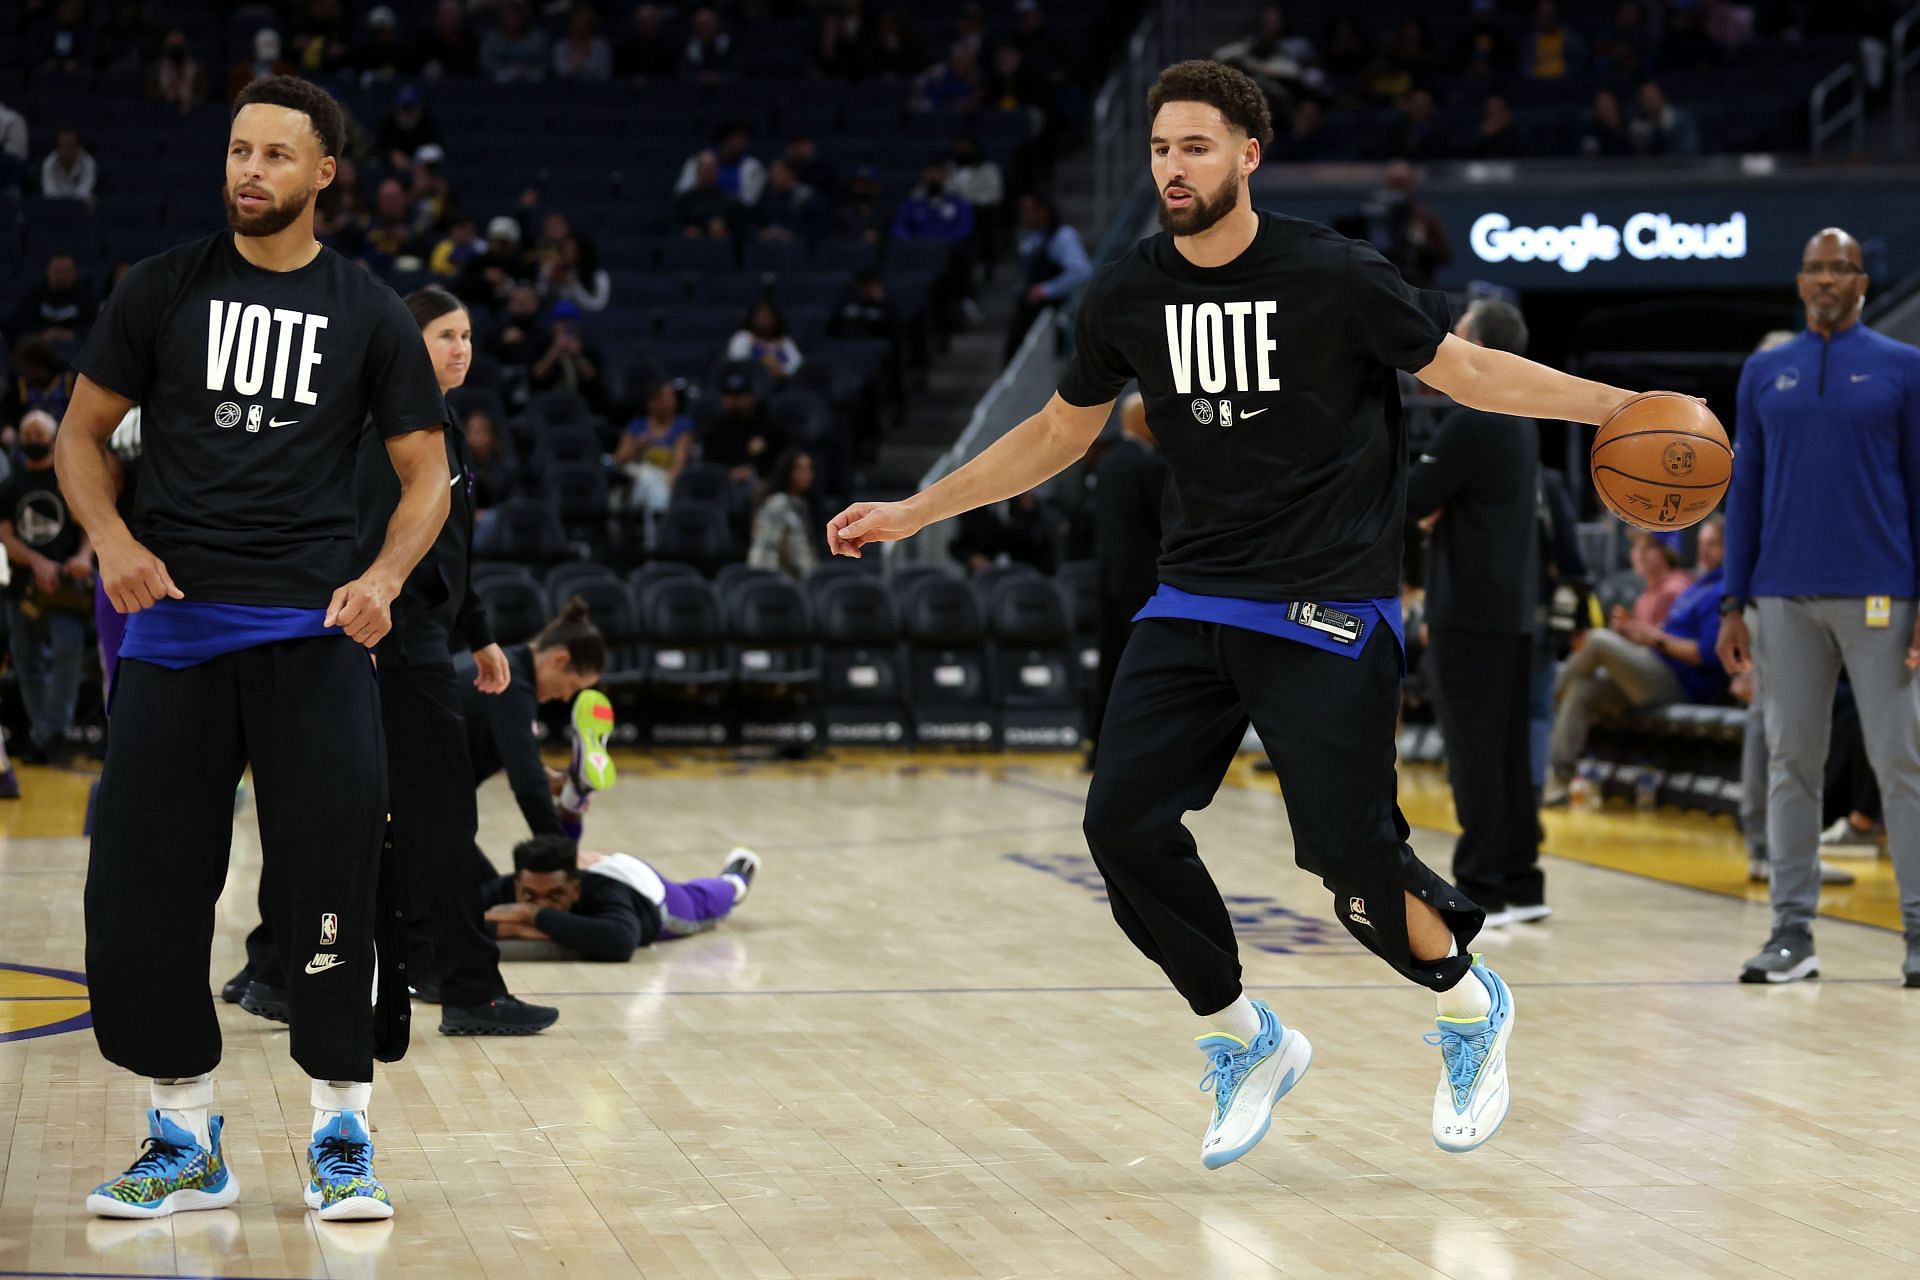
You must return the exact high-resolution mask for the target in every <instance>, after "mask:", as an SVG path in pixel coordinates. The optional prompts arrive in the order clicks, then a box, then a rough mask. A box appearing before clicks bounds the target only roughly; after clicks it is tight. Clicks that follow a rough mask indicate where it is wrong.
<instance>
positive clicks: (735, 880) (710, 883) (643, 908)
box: [480, 835, 760, 964]
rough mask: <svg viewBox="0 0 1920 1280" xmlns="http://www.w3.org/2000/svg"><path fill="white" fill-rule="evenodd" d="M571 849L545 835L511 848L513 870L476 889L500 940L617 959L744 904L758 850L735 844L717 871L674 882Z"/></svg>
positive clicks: (614, 858) (624, 861)
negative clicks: (548, 944)
mask: <svg viewBox="0 0 1920 1280" xmlns="http://www.w3.org/2000/svg"><path fill="white" fill-rule="evenodd" d="M576 849H577V845H576V844H575V842H574V841H572V840H569V839H567V838H566V837H564V836H550V835H537V836H535V837H534V838H533V839H531V840H526V841H522V842H521V843H520V844H518V845H516V846H515V847H514V850H513V874H512V875H510V876H501V877H500V878H499V879H497V880H493V881H489V882H488V883H486V884H484V885H482V886H481V890H480V897H481V901H482V902H485V903H490V904H492V905H490V906H488V907H487V920H488V922H489V923H491V924H492V926H493V928H494V930H495V931H496V934H497V936H498V937H499V938H501V939H503V940H513V939H523V940H526V941H531V942H555V943H558V944H559V945H561V946H563V947H565V948H567V949H568V950H569V951H573V952H576V953H577V954H578V955H579V956H580V957H581V958H582V959H585V960H594V961H600V962H603V963H611V964H624V963H625V962H626V961H628V960H631V959H632V958H633V953H634V952H635V951H637V950H639V949H640V948H641V947H645V946H651V945H652V944H653V943H655V942H669V941H672V940H673V939H675V938H684V937H689V936H691V935H693V934H696V933H702V932H705V931H706V930H708V929H711V928H713V927H714V926H715V925H717V924H719V923H720V922H721V921H722V920H724V919H726V918H727V916H728V915H729V914H730V913H731V912H732V911H733V910H734V908H735V907H737V906H739V905H740V904H741V903H742V902H745V901H746V898H747V890H748V888H749V887H750V886H751V885H752V883H753V876H754V872H755V871H756V870H757V869H758V868H759V866H760V858H759V855H758V854H755V853H754V852H753V851H752V850H751V849H739V848H736V849H734V850H733V851H732V852H731V853H730V854H728V855H727V864H726V866H725V867H724V868H722V869H721V873H720V874H719V875H718V876H712V877H703V878H701V879H698V880H688V881H686V882H684V883H681V882H677V881H673V880H668V879H666V878H665V877H664V876H662V875H661V874H660V873H659V872H658V871H656V870H654V869H653V867H651V866H649V865H648V864H647V863H644V862H642V861H640V859H638V858H635V857H632V856H630V855H628V854H624V853H604V854H603V853H594V852H592V851H590V850H589V851H579V852H576ZM583 872H584V873H585V874H582V873H583Z"/></svg>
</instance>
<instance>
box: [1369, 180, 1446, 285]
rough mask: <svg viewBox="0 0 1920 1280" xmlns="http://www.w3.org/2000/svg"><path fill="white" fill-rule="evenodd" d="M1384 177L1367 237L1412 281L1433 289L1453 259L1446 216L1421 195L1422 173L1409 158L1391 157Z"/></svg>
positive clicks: (1371, 204) (1374, 204) (1371, 208)
mask: <svg viewBox="0 0 1920 1280" xmlns="http://www.w3.org/2000/svg"><path fill="white" fill-rule="evenodd" d="M1384 178H1385V186H1384V188H1383V190H1382V191H1381V192H1380V194H1379V195H1378V196H1376V197H1375V198H1374V199H1373V201H1372V202H1371V203H1369V204H1368V206H1367V208H1366V211H1365V214H1366V219H1367V236H1366V238H1367V239H1368V240H1369V241H1371V242H1372V244H1373V246H1374V247H1375V248H1376V249H1378V250H1379V251H1380V253H1381V256H1382V257H1384V258H1386V260H1387V261H1388V262H1391V263H1392V264H1393V265H1394V267H1395V268H1397V269H1398V270H1399V272H1400V274H1401V276H1403V277H1404V278H1405V279H1406V280H1407V281H1408V282H1409V283H1410V284H1412V285H1414V286H1415V287H1416V288H1420V289H1431V288H1433V281H1434V277H1435V276H1436V275H1437V274H1438V273H1439V271H1440V268H1442V267H1444V266H1446V265H1447V264H1448V263H1449V262H1452V261H1453V246H1452V244H1451V243H1450V242H1449V241H1448V239H1447V223H1446V220H1445V219H1444V218H1442V217H1441V216H1440V214H1439V211H1438V210H1436V209H1434V208H1433V207H1432V206H1431V205H1429V204H1427V203H1426V202H1425V201H1424V200H1422V199H1420V197H1419V194H1418V191H1419V186H1420V174H1419V172H1418V171H1417V170H1416V169H1414V167H1413V166H1412V165H1410V164H1408V163H1407V162H1406V161H1405V160H1390V161H1388V162H1387V166H1386V170H1385V174H1384Z"/></svg>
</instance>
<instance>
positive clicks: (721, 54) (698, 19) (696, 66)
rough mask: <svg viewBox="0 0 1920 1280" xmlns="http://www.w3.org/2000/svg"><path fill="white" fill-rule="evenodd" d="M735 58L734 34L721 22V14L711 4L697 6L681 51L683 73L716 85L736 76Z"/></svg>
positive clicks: (681, 69)
mask: <svg viewBox="0 0 1920 1280" xmlns="http://www.w3.org/2000/svg"><path fill="white" fill-rule="evenodd" d="M733 61H734V48H733V36H732V34H731V33H729V32H728V31H726V30H725V29H724V28H723V27H722V26H721V25H720V15H719V13H718V12H716V11H715V10H713V9H712V8H710V7H704V6H703V7H702V8H699V9H695V10H694V11H693V22H692V24H691V27H690V30H689V32H688V35H687V45H686V48H685V49H683V50H681V53H680V71H681V74H682V75H685V76H687V77H689V78H691V79H695V80H700V81H704V82H705V83H707V84H715V83H718V82H719V81H721V80H730V79H732V78H733Z"/></svg>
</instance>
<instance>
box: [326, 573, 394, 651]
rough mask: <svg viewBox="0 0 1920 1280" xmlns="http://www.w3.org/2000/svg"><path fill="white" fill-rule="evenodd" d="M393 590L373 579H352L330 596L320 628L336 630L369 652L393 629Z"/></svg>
mask: <svg viewBox="0 0 1920 1280" xmlns="http://www.w3.org/2000/svg"><path fill="white" fill-rule="evenodd" d="M394 594H395V592H394V589H393V588H392V587H391V586H389V585H388V584H387V583H385V582H383V581H381V580H380V579H377V578H355V579H354V580H353V581H352V582H349V583H348V584H347V585H346V586H344V587H341V588H340V589H339V590H338V591H335V592H334V593H333V599H332V601H331V602H329V603H328V605H327V619H326V622H325V623H324V624H322V625H324V626H328V627H339V628H340V629H341V630H342V631H344V632H345V633H346V634H347V635H348V636H350V637H352V639H353V641H354V643H356V644H362V645H365V646H366V647H367V648H369V649H371V648H373V646H375V645H376V644H379V643H380V641H381V639H382V638H383V637H384V636H385V635H386V634H387V632H389V631H391V630H393V597H394Z"/></svg>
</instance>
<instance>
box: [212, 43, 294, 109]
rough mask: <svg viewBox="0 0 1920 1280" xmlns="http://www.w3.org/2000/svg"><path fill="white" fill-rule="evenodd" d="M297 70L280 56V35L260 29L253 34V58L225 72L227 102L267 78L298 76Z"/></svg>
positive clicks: (236, 64)
mask: <svg viewBox="0 0 1920 1280" xmlns="http://www.w3.org/2000/svg"><path fill="white" fill-rule="evenodd" d="M298 74H299V68H298V67H295V66H294V65H293V64H292V63H291V62H288V61H287V60H286V59H285V58H283V57H281V56H280V33H279V32H278V31H275V30H274V29H273V28H272V27H262V28H260V29H259V30H258V31H256V32H254V33H253V57H252V58H250V59H247V60H245V61H243V62H236V63H234V64H233V67H232V69H231V70H229V71H228V72H227V101H229V102H231V101H233V100H234V99H235V98H237V97H239V96H240V92H241V90H243V89H245V88H246V87H247V86H248V85H250V84H252V83H253V82H254V81H255V80H260V79H264V78H265V77H267V76H291V75H298Z"/></svg>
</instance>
